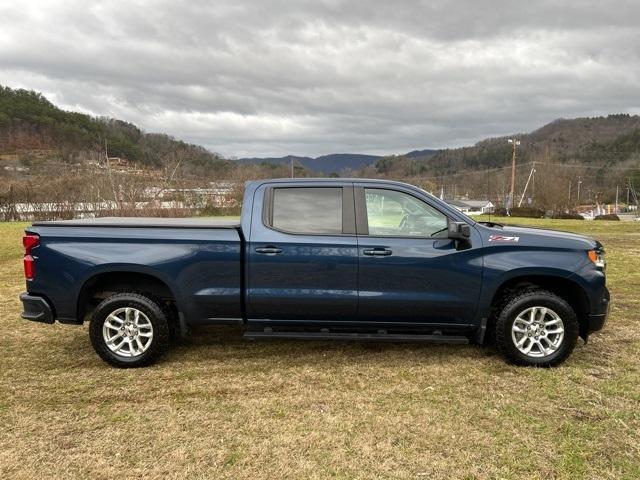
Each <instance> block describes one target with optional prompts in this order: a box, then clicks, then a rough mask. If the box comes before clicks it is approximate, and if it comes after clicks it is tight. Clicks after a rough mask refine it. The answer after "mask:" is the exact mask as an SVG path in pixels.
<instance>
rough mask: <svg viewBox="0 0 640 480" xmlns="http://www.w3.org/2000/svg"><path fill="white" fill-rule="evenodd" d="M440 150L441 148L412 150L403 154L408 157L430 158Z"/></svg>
mask: <svg viewBox="0 0 640 480" xmlns="http://www.w3.org/2000/svg"><path fill="white" fill-rule="evenodd" d="M439 151H440V150H433V149H426V150H411V151H410V152H408V153H405V154H404V155H402V156H403V157H406V158H413V159H416V158H420V159H423V160H426V159H428V158H431V157H433V156H434V155H435V154H436V153H438V152H439Z"/></svg>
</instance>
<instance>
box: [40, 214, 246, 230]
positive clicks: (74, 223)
mask: <svg viewBox="0 0 640 480" xmlns="http://www.w3.org/2000/svg"><path fill="white" fill-rule="evenodd" d="M33 226H34V227H124V228H127V227H128V228H217V229H219V228H222V229H236V230H237V229H239V228H240V222H239V221H238V220H228V219H221V218H206V217H203V218H155V217H100V218H82V219H78V220H54V221H41V222H34V223H33Z"/></svg>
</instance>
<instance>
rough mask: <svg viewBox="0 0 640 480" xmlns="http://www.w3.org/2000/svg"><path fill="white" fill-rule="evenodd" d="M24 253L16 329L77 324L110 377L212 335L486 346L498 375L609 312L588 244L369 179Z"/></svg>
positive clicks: (548, 351) (542, 360) (103, 222)
mask: <svg viewBox="0 0 640 480" xmlns="http://www.w3.org/2000/svg"><path fill="white" fill-rule="evenodd" d="M23 242H24V246H25V257H24V266H25V276H26V283H27V293H24V294H22V295H21V300H22V302H23V305H24V312H23V313H22V317H23V318H25V319H28V320H34V321H38V322H44V323H53V322H54V321H56V320H57V321H58V322H61V323H66V324H77V325H80V324H82V323H83V322H85V321H90V325H89V336H90V339H91V342H92V344H93V346H94V348H95V350H96V352H97V353H98V354H99V355H100V357H102V359H103V360H105V361H106V362H108V363H110V364H112V365H115V366H119V367H135V366H142V365H147V364H150V363H152V362H153V361H154V360H156V359H157V358H158V357H159V356H160V355H161V354H162V353H163V352H164V351H165V350H166V349H167V348H168V346H169V344H170V338H171V336H173V335H175V336H179V335H186V334H188V332H189V330H190V327H192V326H196V325H220V324H234V325H238V326H241V328H242V331H243V334H244V336H245V337H247V338H249V339H254V340H255V339H265V338H284V339H294V338H295V339H321V340H328V339H340V340H372V341H401V342H439V343H468V342H475V343H479V344H482V343H485V342H488V341H489V340H492V341H494V342H495V344H496V346H497V349H498V350H499V351H500V352H501V353H502V354H504V356H505V357H506V358H507V359H508V360H509V361H511V362H513V363H516V364H521V365H540V366H552V365H556V364H559V363H561V362H562V361H564V360H565V359H566V358H567V357H568V356H569V355H570V353H571V352H572V350H573V348H574V346H575V344H576V342H577V339H578V338H579V337H582V338H583V339H584V340H585V341H586V340H587V337H588V335H589V334H590V333H592V332H594V331H597V330H600V329H601V328H602V327H603V325H604V323H605V320H606V317H607V313H608V308H609V292H608V290H607V288H606V286H605V267H606V266H605V260H604V249H603V247H602V245H601V244H600V243H599V242H597V241H596V240H593V239H591V238H587V237H584V236H581V235H575V234H571V233H561V232H556V231H549V230H540V229H533V228H521V227H515V226H502V225H498V224H494V223H482V222H476V221H474V220H472V219H471V218H469V217H467V216H465V215H464V214H462V213H461V212H459V211H458V210H456V209H455V208H453V207H451V206H450V205H448V204H447V203H445V202H443V201H442V200H439V199H438V198H436V197H434V196H432V195H430V194H428V193H427V192H425V191H423V190H421V189H419V188H416V187H414V186H411V185H407V184H404V183H399V182H392V181H384V180H368V179H283V180H262V181H254V182H249V183H248V184H247V185H246V189H245V194H244V201H243V205H242V215H241V218H240V221H239V222H228V221H219V220H215V219H207V218H198V219H160V218H153V219H151V218H100V219H83V220H70V221H49V222H36V223H34V224H33V226H31V227H29V228H27V229H26V234H25V237H24V239H23Z"/></svg>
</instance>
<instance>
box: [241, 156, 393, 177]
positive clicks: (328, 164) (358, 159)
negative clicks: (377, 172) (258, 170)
mask: <svg viewBox="0 0 640 480" xmlns="http://www.w3.org/2000/svg"><path fill="white" fill-rule="evenodd" d="M380 158H382V157H380V156H377V155H364V154H355V153H332V154H330V155H322V156H320V157H316V158H312V157H298V156H295V155H287V156H286V157H277V158H273V157H266V158H241V159H240V160H238V162H239V163H240V164H244V165H260V164H263V163H268V164H272V165H289V164H290V163H291V160H292V159H293V161H294V163H295V165H298V166H302V167H304V168H306V169H307V170H310V171H312V172H317V173H323V174H325V175H328V174H330V173H339V172H340V171H341V170H345V169H351V170H358V169H360V168H363V167H367V166H369V165H373V164H374V163H376V162H377V161H378V160H379V159H380Z"/></svg>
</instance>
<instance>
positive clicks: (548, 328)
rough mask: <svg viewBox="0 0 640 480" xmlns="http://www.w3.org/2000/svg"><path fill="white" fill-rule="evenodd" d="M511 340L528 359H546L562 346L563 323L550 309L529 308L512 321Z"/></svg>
mask: <svg viewBox="0 0 640 480" xmlns="http://www.w3.org/2000/svg"><path fill="white" fill-rule="evenodd" d="M511 339H512V340H513V344H514V345H515V346H516V348H517V349H518V350H520V352H522V353H524V354H525V355H527V356H528V357H534V358H541V357H547V356H549V355H551V354H552V353H553V352H555V351H556V350H557V349H558V348H560V345H562V340H563V339H564V323H563V322H562V319H561V318H560V316H559V315H558V314H557V313H556V312H554V311H553V310H551V309H550V308H547V307H530V308H527V309H526V310H524V311H523V312H521V313H520V314H519V315H518V316H517V317H516V319H515V320H514V322H513V326H512V327H511Z"/></svg>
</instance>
